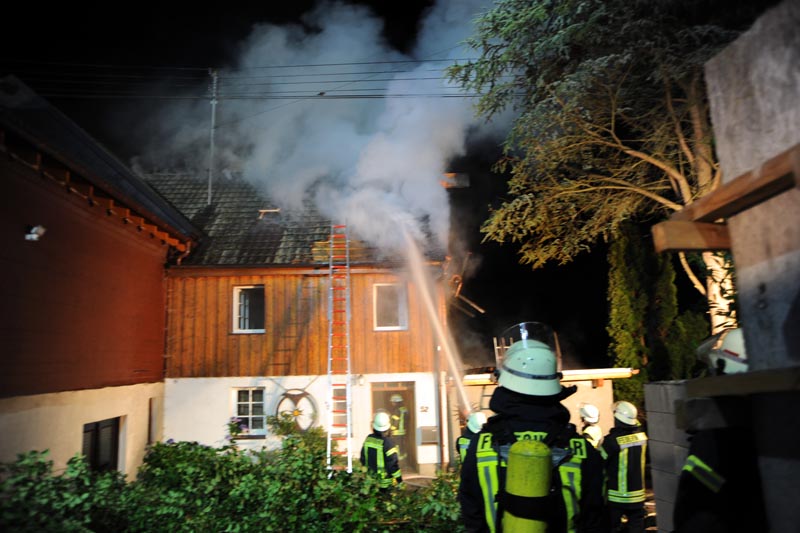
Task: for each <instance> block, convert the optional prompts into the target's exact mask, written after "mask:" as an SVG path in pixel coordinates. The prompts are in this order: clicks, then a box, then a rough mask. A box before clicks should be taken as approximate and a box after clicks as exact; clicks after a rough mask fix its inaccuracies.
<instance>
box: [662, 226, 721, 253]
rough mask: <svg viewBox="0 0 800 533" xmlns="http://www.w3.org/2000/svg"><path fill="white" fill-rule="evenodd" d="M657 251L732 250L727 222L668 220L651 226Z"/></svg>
mask: <svg viewBox="0 0 800 533" xmlns="http://www.w3.org/2000/svg"><path fill="white" fill-rule="evenodd" d="M650 231H651V232H652V234H653V244H654V245H655V248H656V252H675V251H698V250H699V251H705V250H730V248H731V237H730V234H729V233H728V226H727V225H725V224H709V223H707V222H684V221H675V220H667V221H664V222H660V223H658V224H656V225H654V226H653V227H652V228H650Z"/></svg>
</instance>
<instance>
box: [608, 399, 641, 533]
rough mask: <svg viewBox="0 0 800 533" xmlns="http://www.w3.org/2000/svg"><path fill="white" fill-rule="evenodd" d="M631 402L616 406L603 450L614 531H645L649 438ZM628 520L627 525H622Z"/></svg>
mask: <svg viewBox="0 0 800 533" xmlns="http://www.w3.org/2000/svg"><path fill="white" fill-rule="evenodd" d="M637 415H638V411H637V410H636V406H635V405H633V404H632V403H630V402H625V401H621V402H617V403H615V404H614V427H613V428H611V431H609V432H608V435H606V436H605V438H604V439H603V444H602V446H601V447H600V450H601V452H600V453H602V454H603V457H604V458H605V459H606V474H607V478H608V508H609V514H610V520H611V527H612V528H615V531H628V532H629V533H633V532H637V533H639V532H642V531H644V517H645V513H644V500H645V491H644V467H645V465H644V463H645V457H646V454H647V435H646V434H645V432H644V430H643V429H642V425H641V423H640V422H639V420H638V419H637ZM623 517H626V518H627V525H626V524H625V523H624V522H623Z"/></svg>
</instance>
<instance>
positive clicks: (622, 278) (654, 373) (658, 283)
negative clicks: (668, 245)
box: [607, 223, 708, 406]
mask: <svg viewBox="0 0 800 533" xmlns="http://www.w3.org/2000/svg"><path fill="white" fill-rule="evenodd" d="M672 262H673V258H672V256H671V255H670V254H661V255H659V254H656V253H655V251H654V250H653V249H652V248H651V247H647V246H644V245H643V236H642V235H641V234H640V229H639V227H637V225H634V224H630V223H625V224H622V226H621V227H620V231H619V234H618V235H617V237H616V238H615V239H614V240H613V242H612V243H611V245H610V246H609V249H608V263H609V271H608V302H609V320H608V327H607V331H608V336H609V339H610V343H609V347H608V354H609V357H610V359H611V360H612V362H613V365H614V366H617V367H624V368H636V369H638V370H639V373H638V374H637V375H635V376H634V377H633V378H631V379H626V380H621V381H619V382H616V383H615V385H614V394H615V396H616V397H617V399H622V400H627V401H630V402H633V403H635V404H636V405H639V406H641V405H642V401H643V396H644V394H643V392H644V391H643V389H642V384H643V383H645V382H647V381H658V380H665V379H685V378H690V377H693V375H694V372H695V367H696V366H697V357H696V350H697V346H698V345H699V343H700V341H701V340H702V339H704V338H706V337H708V323H707V321H706V320H705V318H704V316H703V314H701V313H698V312H697V311H695V310H693V309H691V308H688V309H683V310H682V309H681V307H680V306H679V304H678V290H677V288H676V286H675V269H674V267H673V264H672Z"/></svg>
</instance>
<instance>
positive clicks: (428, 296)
mask: <svg viewBox="0 0 800 533" xmlns="http://www.w3.org/2000/svg"><path fill="white" fill-rule="evenodd" d="M400 227H401V228H402V226H400ZM401 232H402V234H403V239H404V241H405V245H406V258H407V260H408V267H409V271H410V273H411V277H412V279H413V281H414V282H415V283H416V284H417V288H418V292H419V295H420V298H421V299H422V302H423V304H424V305H425V311H426V312H427V313H428V318H429V319H430V322H431V324H432V325H433V328H434V332H435V334H436V338H437V340H438V341H439V344H440V346H441V351H442V352H443V353H444V356H445V359H446V360H447V365H448V369H449V371H450V374H451V376H452V377H453V383H454V384H455V387H456V391H457V393H458V403H459V410H460V412H461V414H462V416H464V417H465V418H466V416H467V415H468V414H469V412H470V411H471V407H470V404H469V398H468V397H467V391H466V389H465V388H464V383H463V379H462V378H463V375H462V374H463V372H462V370H461V363H460V357H459V355H458V351H457V350H456V347H455V341H454V340H453V337H452V335H450V331H449V330H448V329H447V328H446V327H445V326H444V324H443V323H442V320H441V318H440V317H439V315H438V313H437V312H436V305H435V303H434V299H433V287H432V284H431V282H430V276H429V275H428V273H427V272H426V270H425V260H424V258H423V256H422V252H420V249H419V246H418V245H417V243H416V242H415V241H414V239H413V237H411V234H410V233H409V232H408V231H406V230H405V229H404V228H403V229H401Z"/></svg>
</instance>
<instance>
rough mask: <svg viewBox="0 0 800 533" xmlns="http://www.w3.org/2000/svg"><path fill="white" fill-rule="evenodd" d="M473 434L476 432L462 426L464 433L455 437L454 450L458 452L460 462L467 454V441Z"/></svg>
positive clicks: (462, 461)
mask: <svg viewBox="0 0 800 533" xmlns="http://www.w3.org/2000/svg"><path fill="white" fill-rule="evenodd" d="M475 435H477V433H473V432H472V431H470V430H469V429H468V428H464V434H463V435H461V436H460V437H458V438H457V439H456V452H458V460H459V461H460V462H461V463H462V464H463V463H464V456H466V455H467V449H469V443H470V441H471V440H472V438H473V437H474V436H475Z"/></svg>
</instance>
